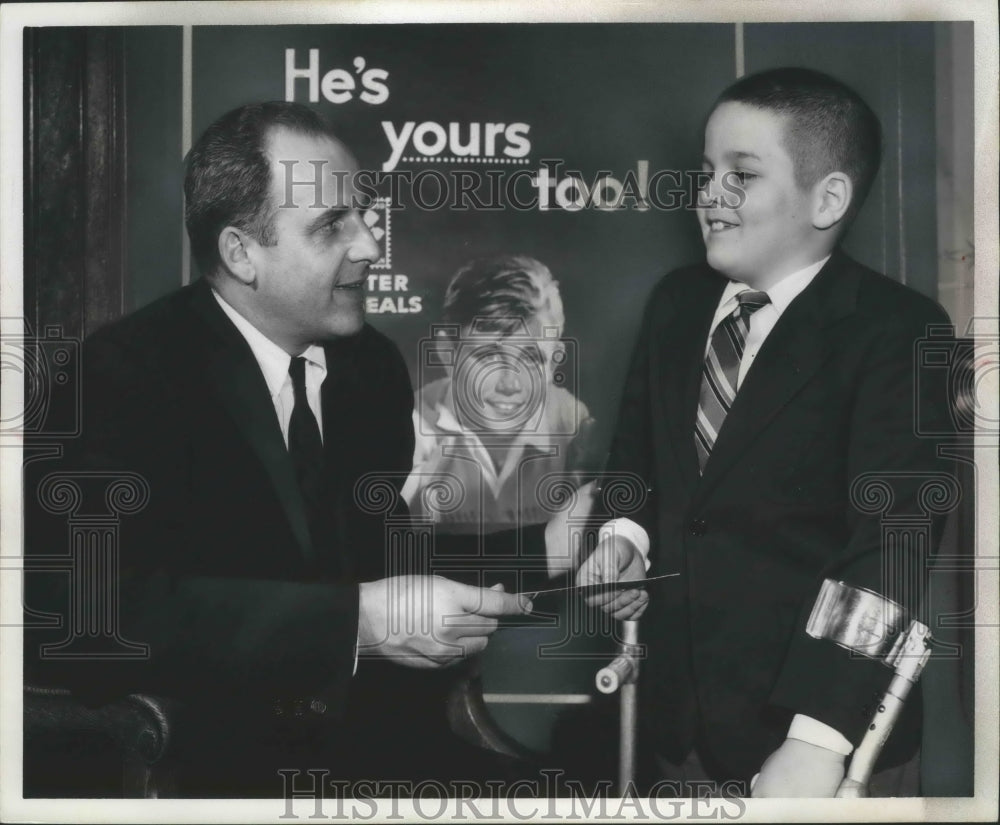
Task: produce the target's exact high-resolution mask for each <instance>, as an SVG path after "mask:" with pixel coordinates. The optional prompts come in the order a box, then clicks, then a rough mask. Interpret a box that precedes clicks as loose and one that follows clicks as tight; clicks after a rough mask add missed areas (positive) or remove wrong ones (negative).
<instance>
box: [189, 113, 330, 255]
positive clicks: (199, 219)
mask: <svg viewBox="0 0 1000 825" xmlns="http://www.w3.org/2000/svg"><path fill="white" fill-rule="evenodd" d="M279 126H283V127H286V128H288V129H291V130H292V131H295V132H299V133H302V134H306V135H312V136H316V137H330V138H333V139H336V136H335V135H334V134H333V132H332V131H331V127H330V125H329V124H328V123H327V122H326V121H325V120H324V119H323V118H322V117H321V116H320V115H319V114H317V113H316V112H314V111H313V110H312V109H310V108H309V107H307V106H304V105H303V104H301V103H287V102H285V101H271V102H267V103H251V104H248V105H246V106H241V107H239V108H238V109H233V110H232V111H231V112H227V113H226V114H224V115H223V116H222V117H220V118H219V119H218V120H216V121H215V122H214V123H213V124H212V125H211V126H209V127H208V128H207V129H206V130H205V132H204V134H202V136H201V137H200V138H198V142H197V143H196V144H195V145H194V147H193V148H192V149H191V151H190V152H188V155H187V158H186V159H185V175H184V197H185V201H186V202H185V208H184V222H185V224H186V225H187V231H188V236H189V237H190V238H191V252H192V253H193V254H194V257H195V260H196V261H197V262H198V267H199V268H200V269H201V271H202V273H203V274H206V275H208V274H211V273H212V272H213V271H214V270H215V268H216V266H218V264H219V249H218V240H219V233H220V232H221V231H222V230H223V228H225V227H226V226H235V227H237V228H239V229H242V230H243V231H244V232H246V233H248V234H249V235H250V236H251V237H252V238H254V239H255V240H257V241H258V242H259V243H261V244H263V245H264V246H271V245H273V244H274V243H275V240H274V216H275V208H276V207H275V206H274V204H272V203H271V198H270V189H271V167H270V163H269V162H268V158H267V140H268V137H269V135H270V133H271V130H272V129H275V128H277V127H279Z"/></svg>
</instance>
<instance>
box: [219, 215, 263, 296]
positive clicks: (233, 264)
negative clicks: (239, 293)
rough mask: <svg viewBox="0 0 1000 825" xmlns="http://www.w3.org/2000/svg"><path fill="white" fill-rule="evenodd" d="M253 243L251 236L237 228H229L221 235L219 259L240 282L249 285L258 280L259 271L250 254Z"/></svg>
mask: <svg viewBox="0 0 1000 825" xmlns="http://www.w3.org/2000/svg"><path fill="white" fill-rule="evenodd" d="M251 242H252V239H251V238H250V236H249V235H247V234H246V233H245V232H244V231H243V230H242V229H237V228H236V227H235V226H227V227H226V228H225V229H223V230H222V231H221V232H220V233H219V259H220V260H221V261H222V266H223V267H224V268H225V270H226V271H227V272H228V273H229V274H231V275H232V276H233V277H235V278H236V279H237V280H238V281H240V282H242V283H244V284H247V285H250V284H252V283H253V282H254V281H255V280H256V279H257V270H256V269H255V268H254V265H253V261H251V260H250V255H249V252H248V247H249V245H250V243H251Z"/></svg>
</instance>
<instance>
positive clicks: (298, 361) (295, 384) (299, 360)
mask: <svg viewBox="0 0 1000 825" xmlns="http://www.w3.org/2000/svg"><path fill="white" fill-rule="evenodd" d="M288 374H289V375H290V376H291V377H292V389H293V390H294V391H295V394H296V395H299V394H300V393H303V394H304V393H305V391H306V359H305V358H303V357H302V356H301V355H299V356H296V357H295V358H293V359H292V360H291V363H289V365H288Z"/></svg>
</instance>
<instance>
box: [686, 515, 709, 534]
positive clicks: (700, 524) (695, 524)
mask: <svg viewBox="0 0 1000 825" xmlns="http://www.w3.org/2000/svg"><path fill="white" fill-rule="evenodd" d="M707 531H708V525H707V524H706V523H705V520H704V519H700V518H696V519H693V520H692V521H691V523H690V524H689V525H688V532H690V533H691V535H692V536H704V535H705V533H706V532H707Z"/></svg>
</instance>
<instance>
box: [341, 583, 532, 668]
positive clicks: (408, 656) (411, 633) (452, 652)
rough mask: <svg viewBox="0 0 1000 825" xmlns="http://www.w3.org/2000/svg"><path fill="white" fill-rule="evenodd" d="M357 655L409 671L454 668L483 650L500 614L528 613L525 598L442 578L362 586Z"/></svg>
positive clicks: (500, 590)
mask: <svg viewBox="0 0 1000 825" xmlns="http://www.w3.org/2000/svg"><path fill="white" fill-rule="evenodd" d="M360 592H361V599H360V601H361V605H360V616H359V620H358V654H359V655H360V656H371V655H378V656H385V657H386V658H390V659H394V660H396V661H397V662H398V663H399V664H401V665H407V666H408V667H420V668H436V667H445V666H447V665H450V664H453V663H455V662H457V661H459V660H460V659H464V658H465V657H466V656H471V655H472V654H474V653H479V652H481V651H482V650H484V649H485V648H486V642H487V640H488V638H489V635H490V634H491V633H492V632H493V631H494V630H496V629H497V618H496V617H498V616H516V615H519V614H521V613H530V612H531V603H530V602H529V601H528V600H527V599H524V598H523V597H518V596H514V595H511V594H509V593H504V592H503V588H502V587H500V586H499V585H498V586H497V587H495V588H491V589H489V590H486V589H484V588H481V587H470V586H469V585H465V584H460V583H459V582H455V581H452V580H451V579H445V578H442V577H440V576H395V577H393V578H389V579H379V580H378V581H374V582H364V583H362V584H361V586H360Z"/></svg>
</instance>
